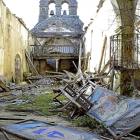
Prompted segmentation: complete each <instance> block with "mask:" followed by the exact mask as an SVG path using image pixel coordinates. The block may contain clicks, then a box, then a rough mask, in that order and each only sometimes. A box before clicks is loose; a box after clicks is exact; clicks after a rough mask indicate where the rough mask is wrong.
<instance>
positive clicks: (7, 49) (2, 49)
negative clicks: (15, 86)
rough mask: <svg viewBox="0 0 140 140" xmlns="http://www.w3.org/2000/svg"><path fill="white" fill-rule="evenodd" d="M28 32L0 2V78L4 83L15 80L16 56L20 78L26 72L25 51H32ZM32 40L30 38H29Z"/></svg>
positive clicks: (19, 20) (20, 21)
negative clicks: (17, 57)
mask: <svg viewBox="0 0 140 140" xmlns="http://www.w3.org/2000/svg"><path fill="white" fill-rule="evenodd" d="M29 36H30V35H29V31H28V29H27V28H26V26H25V24H24V23H23V22H22V20H21V19H19V18H17V17H15V16H14V15H13V14H12V13H11V12H10V10H9V9H8V8H7V7H6V5H5V4H4V3H3V1H2V0H0V77H1V78H3V79H4V80H5V81H6V82H10V81H11V79H12V77H14V78H15V61H16V60H15V58H16V56H17V55H18V56H19V57H20V58H19V60H18V62H17V63H18V64H17V65H18V70H19V71H20V78H21V80H22V79H23V72H25V71H27V70H28V69H27V62H26V58H25V49H26V50H27V51H28V53H29V54H30V52H31V51H32V50H31V49H33V48H30V47H29V42H28V41H29ZM30 38H31V39H32V37H30Z"/></svg>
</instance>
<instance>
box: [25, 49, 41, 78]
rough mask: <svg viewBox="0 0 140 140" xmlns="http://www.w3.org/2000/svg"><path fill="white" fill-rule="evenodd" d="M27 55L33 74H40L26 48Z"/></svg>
mask: <svg viewBox="0 0 140 140" xmlns="http://www.w3.org/2000/svg"><path fill="white" fill-rule="evenodd" d="M25 55H26V58H27V63H28V65H29V68H30V70H31V72H32V74H33V75H39V73H38V72H37V70H36V68H35V67H34V64H33V63H32V61H31V59H30V57H29V54H28V52H27V51H26V50H25Z"/></svg>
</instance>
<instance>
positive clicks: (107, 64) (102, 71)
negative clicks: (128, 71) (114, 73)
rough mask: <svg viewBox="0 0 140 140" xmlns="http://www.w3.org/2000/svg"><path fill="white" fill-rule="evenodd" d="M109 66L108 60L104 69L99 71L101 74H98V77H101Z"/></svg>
mask: <svg viewBox="0 0 140 140" xmlns="http://www.w3.org/2000/svg"><path fill="white" fill-rule="evenodd" d="M109 65H110V60H109V61H108V62H107V63H106V65H105V66H104V68H103V69H102V70H101V72H100V73H98V76H102V75H103V74H104V73H105V71H106V70H107V68H108V67H109Z"/></svg>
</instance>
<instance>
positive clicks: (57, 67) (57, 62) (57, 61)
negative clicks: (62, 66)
mask: <svg viewBox="0 0 140 140" xmlns="http://www.w3.org/2000/svg"><path fill="white" fill-rule="evenodd" d="M55 61H56V72H58V70H59V59H55Z"/></svg>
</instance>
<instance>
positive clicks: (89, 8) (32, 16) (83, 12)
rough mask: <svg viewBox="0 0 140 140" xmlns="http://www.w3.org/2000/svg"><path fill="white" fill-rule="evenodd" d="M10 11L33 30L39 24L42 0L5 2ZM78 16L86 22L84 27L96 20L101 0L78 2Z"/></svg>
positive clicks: (7, 0) (11, 0)
mask: <svg viewBox="0 0 140 140" xmlns="http://www.w3.org/2000/svg"><path fill="white" fill-rule="evenodd" d="M3 1H4V3H5V4H6V6H7V7H8V8H9V9H10V11H11V12H12V13H13V14H15V15H16V16H17V17H19V18H22V19H23V21H24V23H25V24H26V26H27V28H29V29H32V28H33V27H34V26H35V25H36V24H37V22H38V17H39V1H40V0H3ZM77 1H78V15H79V17H80V19H81V20H82V21H83V22H84V26H87V25H88V24H89V23H90V19H91V18H92V19H94V17H95V14H96V11H97V9H98V8H97V5H98V3H99V0H77Z"/></svg>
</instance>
